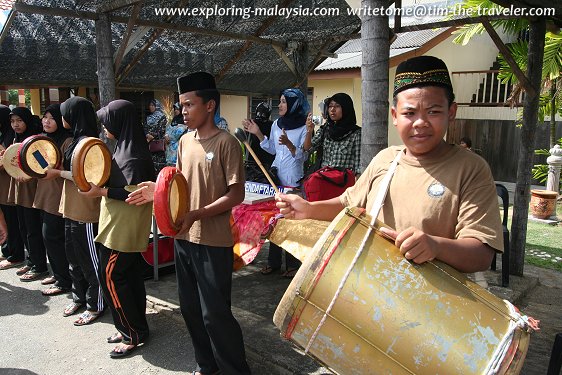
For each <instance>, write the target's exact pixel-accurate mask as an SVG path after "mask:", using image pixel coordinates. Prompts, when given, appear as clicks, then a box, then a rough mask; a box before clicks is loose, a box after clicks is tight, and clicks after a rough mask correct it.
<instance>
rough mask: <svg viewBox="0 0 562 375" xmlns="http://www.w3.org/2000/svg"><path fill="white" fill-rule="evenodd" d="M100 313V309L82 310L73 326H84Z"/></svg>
mask: <svg viewBox="0 0 562 375" xmlns="http://www.w3.org/2000/svg"><path fill="white" fill-rule="evenodd" d="M101 314H102V311H90V310H86V311H84V312H83V313H82V314H81V315H80V316H79V317H78V319H77V320H76V321H75V322H74V325H75V326H85V325H87V324H91V323H93V321H94V320H96V319H97V318H99V317H100V316H101Z"/></svg>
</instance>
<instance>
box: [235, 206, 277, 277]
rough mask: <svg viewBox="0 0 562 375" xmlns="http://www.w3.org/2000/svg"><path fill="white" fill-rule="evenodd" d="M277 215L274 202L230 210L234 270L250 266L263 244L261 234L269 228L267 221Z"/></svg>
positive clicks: (263, 240) (263, 239)
mask: <svg viewBox="0 0 562 375" xmlns="http://www.w3.org/2000/svg"><path fill="white" fill-rule="evenodd" d="M278 213H279V209H278V208H277V207H276V206H275V201H274V200H270V201H267V202H260V203H256V204H252V205H248V204H240V205H238V206H236V207H234V208H233V209H232V217H231V219H230V227H231V230H232V237H233V238H234V270H235V271H236V270H238V269H240V268H242V267H243V266H245V265H247V264H250V263H251V262H252V261H253V260H254V259H255V258H256V256H257V255H258V253H259V251H260V249H261V246H262V245H263V243H264V242H265V238H262V234H265V233H266V232H267V230H268V228H269V221H270V219H271V218H272V217H274V216H275V215H277V214H278Z"/></svg>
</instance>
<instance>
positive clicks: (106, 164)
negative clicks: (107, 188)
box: [70, 137, 111, 191]
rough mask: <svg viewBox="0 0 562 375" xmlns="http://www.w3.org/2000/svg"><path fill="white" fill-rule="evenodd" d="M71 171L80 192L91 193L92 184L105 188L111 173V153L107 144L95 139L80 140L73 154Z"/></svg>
mask: <svg viewBox="0 0 562 375" xmlns="http://www.w3.org/2000/svg"><path fill="white" fill-rule="evenodd" d="M70 171H71V172H72V179H73V180H74V183H75V184H76V186H78V189H80V191H89V190H90V188H91V187H90V182H91V183H92V184H94V185H96V186H103V185H104V184H105V183H106V182H107V180H108V179H109V173H110V171H111V153H110V152H109V149H108V148H107V146H106V145H105V143H103V142H102V140H101V139H99V138H94V137H86V138H83V139H82V140H80V142H78V144H77V145H76V148H75V149H74V152H73V153H72V159H71V162H70Z"/></svg>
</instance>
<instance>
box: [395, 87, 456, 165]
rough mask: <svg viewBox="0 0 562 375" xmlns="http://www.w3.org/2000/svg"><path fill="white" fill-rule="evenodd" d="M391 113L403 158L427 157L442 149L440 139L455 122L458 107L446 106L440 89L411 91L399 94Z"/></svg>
mask: <svg viewBox="0 0 562 375" xmlns="http://www.w3.org/2000/svg"><path fill="white" fill-rule="evenodd" d="M391 113H392V122H393V123H394V126H396V129H397V130H398V134H399V135H400V138H401V139H402V142H404V145H405V146H406V154H407V155H409V156H415V157H420V156H421V157H424V156H426V157H427V156H432V155H434V154H438V152H439V149H440V147H442V146H444V145H445V142H444V141H443V137H444V136H445V133H446V132H447V128H448V127H449V123H450V122H451V121H453V120H454V119H455V116H456V113H457V104H456V103H452V104H451V106H449V103H448V101H447V96H446V95H445V89H444V88H442V87H436V86H426V87H414V88H411V89H407V90H404V91H402V92H400V93H398V95H397V96H396V107H392V109H391Z"/></svg>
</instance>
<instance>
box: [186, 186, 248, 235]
mask: <svg viewBox="0 0 562 375" xmlns="http://www.w3.org/2000/svg"><path fill="white" fill-rule="evenodd" d="M244 195H245V192H244V183H242V182H239V183H236V184H232V185H230V186H229V187H228V191H227V192H226V194H225V195H223V196H222V197H220V198H219V199H217V200H216V201H214V202H212V203H210V204H208V205H206V206H205V207H201V208H199V209H197V210H193V211H189V212H188V213H187V215H186V216H185V219H184V221H183V223H182V227H181V230H180V231H179V233H185V232H186V231H188V230H189V229H190V228H191V226H192V225H193V223H194V222H196V221H197V220H201V219H204V218H207V217H212V216H216V215H218V214H221V213H223V212H225V211H228V210H230V209H232V207H234V206H236V205H238V204H240V203H242V201H243V200H244Z"/></svg>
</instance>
